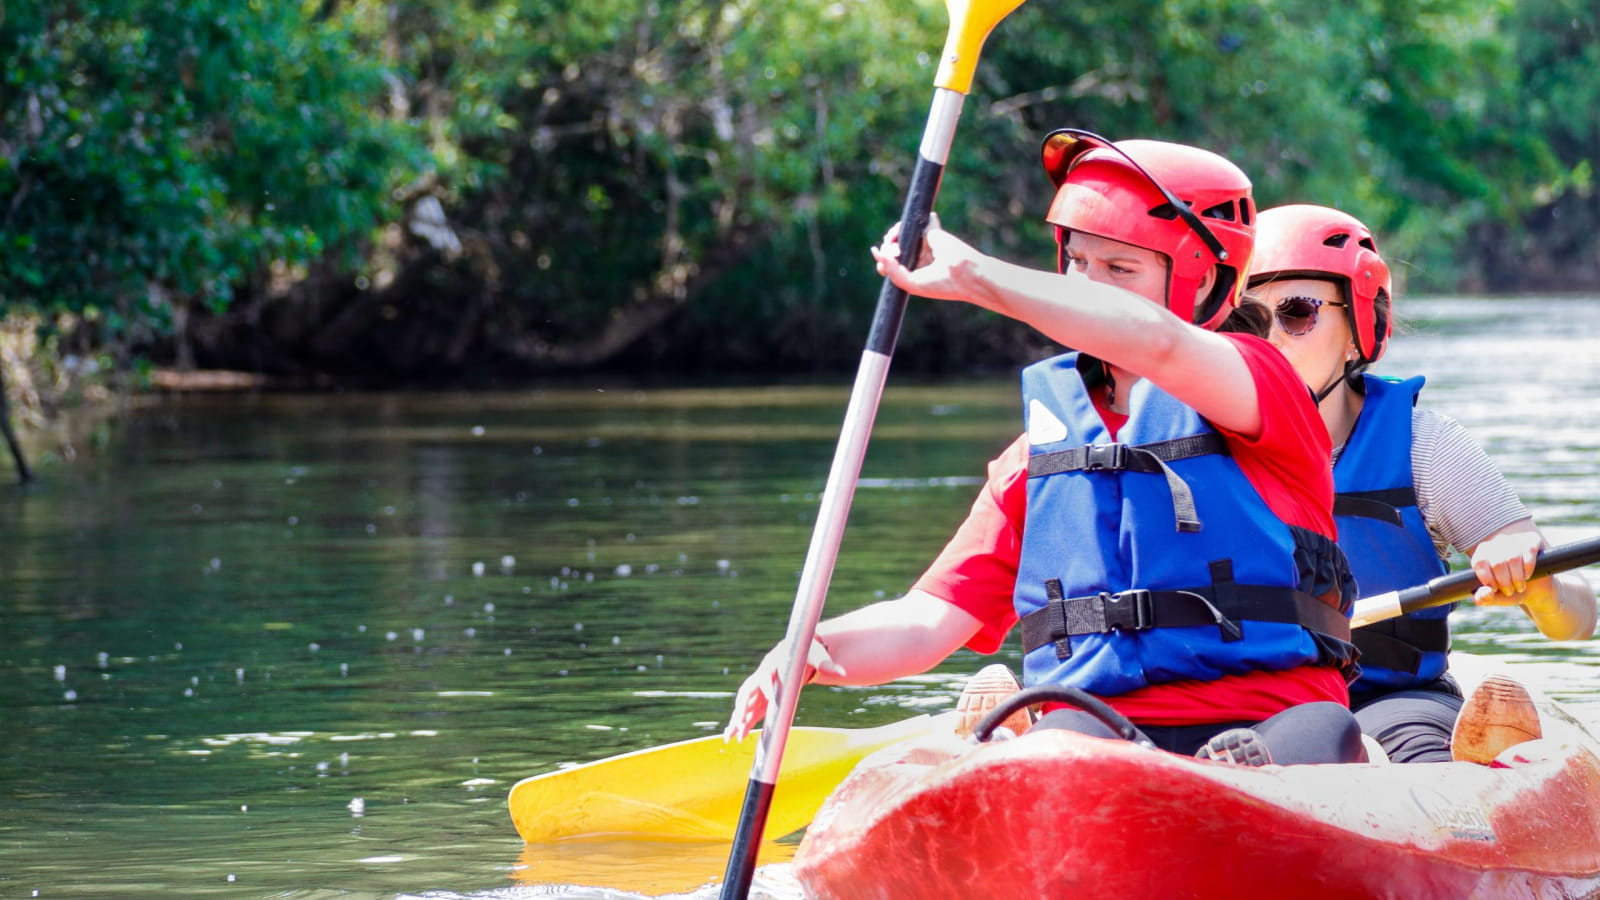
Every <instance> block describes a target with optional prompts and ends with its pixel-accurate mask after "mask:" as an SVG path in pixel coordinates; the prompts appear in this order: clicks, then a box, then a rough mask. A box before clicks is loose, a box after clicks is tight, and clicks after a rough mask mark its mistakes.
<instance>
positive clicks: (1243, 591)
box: [1014, 353, 1355, 696]
mask: <svg viewBox="0 0 1600 900" xmlns="http://www.w3.org/2000/svg"><path fill="white" fill-rule="evenodd" d="M1077 360H1078V354H1076V353H1068V354H1065V355H1062V356H1058V357H1055V358H1053V359H1048V360H1045V361H1043V362H1040V363H1035V364H1034V365H1031V366H1029V367H1028V368H1027V369H1025V370H1024V371H1023V373H1022V385H1023V398H1024V401H1025V404H1026V407H1027V430H1028V436H1029V442H1030V449H1029V459H1028V485H1027V495H1028V512H1027V519H1026V521H1025V524H1024V528H1023V537H1022V555H1021V560H1020V562H1019V564H1018V571H1017V586H1016V594H1015V600H1014V602H1015V607H1016V612H1017V615H1018V616H1019V617H1020V618H1021V620H1022V635H1023V650H1024V657H1023V673H1024V683H1025V684H1027V685H1029V686H1032V685H1041V684H1065V685H1070V686H1072V687H1077V688H1081V689H1083V690H1086V691H1088V692H1090V693H1093V694H1097V695H1100V696H1113V695H1116V694H1123V693H1127V692H1128V691H1132V690H1136V689H1138V688H1142V687H1145V686H1147V685H1152V684H1160V683H1164V682H1172V681H1213V680H1216V679H1218V678H1220V677H1222V676H1224V675H1238V674H1245V673H1249V672H1253V671H1261V670H1267V671H1280V670H1287V669H1293V668H1297V667H1300V666H1306V665H1316V664H1320V665H1333V666H1337V667H1339V668H1340V670H1341V671H1343V672H1345V673H1346V676H1347V677H1350V675H1351V674H1352V672H1351V669H1352V668H1353V667H1352V657H1353V656H1354V653H1353V649H1354V648H1353V647H1351V646H1350V644H1349V643H1347V642H1348V640H1349V638H1350V625H1349V618H1348V617H1349V609H1350V603H1351V602H1352V601H1353V598H1354V596H1355V594H1354V590H1353V586H1350V585H1349V574H1348V569H1347V568H1346V566H1345V563H1344V560H1343V556H1342V554H1341V553H1340V552H1339V549H1338V546H1337V545H1336V544H1335V543H1334V541H1333V540H1331V539H1330V538H1328V537H1326V536H1325V535H1319V534H1316V533H1314V532H1312V531H1310V530H1308V529H1303V528H1296V527H1293V526H1289V525H1287V524H1285V523H1284V522H1283V521H1282V520H1280V519H1279V518H1278V517H1277V516H1276V515H1274V514H1273V512H1272V511H1271V509H1269V508H1268V507H1267V505H1266V503H1265V501H1263V500H1262V499H1261V496H1260V495H1259V494H1258V493H1257V492H1256V489H1255V487H1254V486H1253V485H1251V484H1250V482H1249V480H1248V479H1246V478H1245V476H1244V474H1243V473H1242V472H1241V471H1240V469H1239V466H1238V464H1237V463H1236V462H1234V460H1233V458H1232V457H1231V456H1229V455H1228V448H1227V444H1226V443H1225V441H1224V440H1223V438H1222V435H1220V434H1218V433H1217V432H1216V430H1215V429H1213V428H1212V427H1211V426H1210V425H1208V424H1207V423H1206V422H1205V420H1204V419H1202V418H1201V417H1200V416H1199V414H1197V413H1196V412H1195V411H1194V410H1192V409H1190V408H1189V407H1187V406H1184V405H1183V404H1182V403H1180V402H1178V400H1177V399H1175V398H1174V397H1173V396H1172V395H1170V394H1168V393H1166V392H1165V391H1163V390H1161V389H1160V388H1158V387H1157V386H1156V385H1154V384H1152V383H1151V382H1149V381H1148V380H1140V381H1139V382H1137V383H1135V384H1134V385H1133V387H1132V389H1131V390H1130V391H1129V393H1128V408H1129V417H1128V421H1127V423H1126V424H1124V425H1123V426H1122V428H1121V429H1120V431H1119V435H1118V437H1119V441H1118V442H1112V440H1111V436H1110V433H1109V431H1108V430H1107V428H1106V426H1105V423H1104V422H1103V421H1102V420H1101V418H1100V415H1099V413H1098V412H1097V411H1096V410H1095V408H1094V404H1093V402H1092V400H1091V398H1090V395H1089V391H1088V389H1087V388H1086V387H1085V386H1084V382H1083V379H1082V377H1081V376H1080V375H1079V372H1078V363H1077Z"/></svg>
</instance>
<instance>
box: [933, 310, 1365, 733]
mask: <svg viewBox="0 0 1600 900" xmlns="http://www.w3.org/2000/svg"><path fill="white" fill-rule="evenodd" d="M1223 337H1225V338H1228V339H1229V340H1231V341H1232V342H1233V343H1234V345H1235V346H1236V347H1237V348H1238V350H1239V354H1240V355H1241V356H1242V357H1244V361H1245V364H1246V365H1247V366H1249V368H1250V372H1251V374H1252V375H1253V376H1254V378H1255V383H1256V396H1257V397H1259V398H1260V404H1261V433H1260V434H1259V435H1257V436H1256V437H1255V438H1253V439H1251V438H1246V437H1244V436H1242V435H1239V434H1236V433H1233V432H1229V431H1226V430H1224V429H1221V428H1219V429H1218V430H1219V431H1220V432H1221V433H1222V436H1223V438H1224V439H1225V440H1226V441H1227V442H1228V447H1229V448H1230V450H1231V451H1232V453H1233V459H1234V461H1235V462H1237V463H1238V464H1239V468H1240V469H1241V470H1243V472H1244V475H1245V477H1246V478H1247V479H1249V481H1250V483H1251V484H1252V485H1254V486H1255V488H1256V491H1257V492H1258V493H1260V494H1261V498H1262V500H1264V501H1265V502H1266V504H1267V506H1268V508H1270V509H1271V510H1272V511H1273V512H1274V513H1276V514H1277V515H1278V517H1279V518H1280V519H1282V520H1283V521H1285V522H1287V523H1289V524H1291V525H1298V526H1301V527H1303V528H1307V529H1310V530H1311V531H1315V532H1317V533H1318V534H1325V535H1327V536H1328V537H1329V538H1332V537H1334V536H1335V535H1336V534H1337V532H1336V531H1335V529H1334V524H1333V467H1332V465H1331V464H1330V462H1329V460H1330V458H1331V455H1332V447H1331V444H1330V443H1329V440H1328V431H1327V428H1326V427H1325V426H1324V425H1323V424H1322V419H1321V418H1320V417H1319V416H1318V414H1317V407H1316V404H1315V403H1314V402H1313V401H1312V399H1311V394H1310V392H1309V391H1308V390H1307V389H1306V384H1305V381H1304V380H1303V379H1301V378H1300V376H1299V375H1297V374H1295V371H1294V368H1293V367H1292V366H1290V365H1289V362H1288V360H1286V359H1285V358H1284V357H1283V354H1281V353H1279V352H1278V350H1277V349H1276V348H1274V347H1273V346H1272V345H1271V344H1268V343H1267V342H1266V341H1264V340H1261V339H1260V338H1256V337H1252V336H1249V335H1242V334H1225V335H1223ZM1101 415H1102V417H1103V418H1105V419H1106V424H1107V425H1108V426H1109V427H1110V428H1111V429H1112V432H1113V434H1115V432H1116V430H1117V429H1118V428H1120V427H1121V426H1122V424H1123V423H1124V422H1126V417H1119V416H1115V415H1114V414H1108V413H1107V412H1106V410H1105V408H1104V407H1103V406H1101ZM1027 472H1028V440H1027V436H1026V435H1024V436H1022V437H1019V438H1017V440H1015V441H1014V442H1012V444H1011V446H1009V447H1007V448H1006V449H1005V450H1004V451H1003V452H1002V453H1001V454H1000V455H999V456H997V457H995V458H994V459H993V460H991V461H990V463H989V480H988V483H987V484H986V485H984V489H983V491H982V492H980V493H979V494H978V498H977V500H976V501H974V502H973V504H972V511H971V512H970V513H969V514H968V515H967V520H966V521H965V522H963V523H962V524H961V527H960V529H958V530H957V531H956V534H955V537H953V538H952V539H951V540H950V543H948V544H946V545H945V548H944V550H943V551H942V552H941V553H940V554H939V557H938V558H937V559H936V560H934V562H933V565H932V567H930V568H929V569H928V571H927V572H925V573H923V575H922V577H921V578H920V579H918V581H917V584H916V587H917V589H918V590H922V591H926V592H927V593H929V594H932V595H934V596H936V597H939V598H942V599H944V600H945V601H946V602H948V603H952V604H954V605H956V606H958V607H960V608H961V609H963V610H965V611H967V612H969V613H971V614H972V615H973V616H976V617H977V618H978V620H979V621H980V622H982V623H983V625H982V627H981V628H980V629H979V631H978V633H977V634H976V635H974V636H973V638H972V640H970V641H968V642H967V646H968V647H970V648H971V649H973V650H976V651H978V652H979V653H993V652H995V650H997V649H999V648H1000V645H1001V643H1002V642H1003V641H1004V639H1005V636H1006V633H1007V632H1008V631H1010V630H1011V626H1013V625H1015V624H1016V622H1017V613H1016V609H1015V607H1013V606H1012V594H1013V592H1014V590H1015V588H1016V581H1017V564H1018V560H1019V559H1020V558H1021V554H1022V523H1023V520H1024V519H1025V518H1026V514H1027V507H1028V494H1027V481H1028V477H1027ZM1104 699H1105V700H1106V702H1107V703H1109V704H1111V705H1112V706H1113V707H1115V708H1116V709H1117V710H1118V711H1120V712H1121V713H1122V714H1123V715H1125V716H1127V717H1128V718H1130V719H1132V720H1133V721H1135V722H1141V723H1144V724H1149V725H1191V724H1201V723H1208V722H1233V721H1260V720H1262V719H1266V718H1268V717H1269V716H1271V715H1273V714H1274V713H1278V712H1281V711H1283V710H1284V709H1287V708H1289V707H1290V706H1294V705H1296V704H1299V703H1307V702H1311V701H1314V700H1332V701H1334V702H1337V703H1343V704H1348V703H1349V700H1350V695H1349V692H1348V690H1347V689H1346V687H1345V683H1344V677H1343V676H1341V675H1340V674H1339V673H1338V671H1336V670H1335V669H1333V668H1332V667H1330V666H1303V667H1301V668H1298V669H1291V670H1289V671H1284V672H1252V673H1250V674H1248V675H1228V676H1224V677H1222V678H1220V679H1217V680H1216V681H1206V682H1201V681H1178V682H1170V683H1167V684H1156V685H1151V686H1149V687H1145V688H1141V689H1139V690H1136V691H1130V692H1128V693H1126V694H1119V695H1117V696H1114V697H1106V698H1104Z"/></svg>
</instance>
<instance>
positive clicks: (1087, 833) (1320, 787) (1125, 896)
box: [794, 730, 1600, 900]
mask: <svg viewBox="0 0 1600 900" xmlns="http://www.w3.org/2000/svg"><path fill="white" fill-rule="evenodd" d="M1548 733H1549V731H1548V730H1547V734H1548ZM1584 738H1585V736H1582V735H1581V733H1575V734H1574V736H1572V737H1570V738H1569V739H1558V738H1554V737H1552V738H1547V739H1544V740H1540V741H1533V742H1529V743H1526V744H1522V745H1519V746H1518V747H1515V748H1512V749H1511V750H1508V751H1507V752H1506V753H1505V754H1502V756H1501V758H1500V759H1499V760H1497V761H1496V765H1495V766H1494V767H1485V766H1477V765H1473V764H1471V763H1432V764H1419V765H1407V766H1391V765H1343V766H1331V765H1330V766H1266V767H1262V768H1244V767H1238V766H1229V765H1224V764H1220V763H1213V762H1208V761H1201V760H1194V759H1188V758H1185V757H1180V756H1176V755H1173V754H1168V753H1162V752H1160V751H1155V750H1147V749H1142V748H1139V747H1137V746H1134V745H1132V744H1129V743H1125V742H1120V741H1112V740H1106V739H1102V738H1094V737H1087V736H1083V735H1078V734H1074V733H1070V732H1064V731H1042V732H1034V733H1030V734H1027V735H1024V736H1023V737H1021V738H1018V739H1016V740H1012V741H1005V742H1000V743H992V744H986V745H983V746H977V747H973V746H970V745H967V744H965V743H964V742H961V741H958V740H956V739H955V738H953V737H949V736H939V737H930V738H926V739H923V740H920V741H917V742H913V743H910V744H906V745H901V746H899V747H892V748H888V749H886V750H883V751H879V752H878V753H877V754H874V755H873V756H871V757H868V758H867V759H866V760H864V761H863V762H862V764H861V765H860V766H859V767H858V768H857V769H856V770H855V772H854V773H852V774H851V775H850V777H849V778H847V779H846V780H845V781H844V783H843V784H841V785H840V787H839V789H838V790H837V791H835V792H834V794H833V795H832V796H831V797H830V798H829V799H828V801H827V802H826V803H825V804H824V805H823V807H822V809H821V810H820V812H819V813H818V816H817V819H816V820H815V821H814V822H813V823H812V826H811V827H810V828H809V829H808V830H807V832H806V835H805V838H804V840H803V841H802V843H801V846H800V849H799V851H798V853H797V854H796V857H795V862H794V870H795V875H796V877H797V878H798V879H799V881H800V882H801V884H802V885H803V886H804V888H805V890H806V892H807V894H808V895H809V896H811V897H815V898H875V900H878V898H881V900H918V898H935V897H937V898H949V897H985V898H1007V897H1015V898H1038V897H1072V898H1075V900H1077V898H1116V900H1174V898H1195V900H1207V898H1228V900H1237V898H1241V897H1249V898H1254V900H1273V898H1284V900H1288V898H1296V900H1301V898H1327V900H1343V898H1349V900H1368V898H1385V900H1387V898H1393V900H1429V898H1440V900H1443V898H1451V900H1459V898H1480V900H1501V898H1518V900H1533V898H1536V900H1579V898H1588V897H1593V896H1596V895H1597V894H1600V757H1597V756H1596V754H1595V752H1594V749H1593V747H1592V744H1591V743H1590V742H1589V741H1588V740H1585V739H1584Z"/></svg>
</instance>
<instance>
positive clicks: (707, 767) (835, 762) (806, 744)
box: [506, 713, 957, 844]
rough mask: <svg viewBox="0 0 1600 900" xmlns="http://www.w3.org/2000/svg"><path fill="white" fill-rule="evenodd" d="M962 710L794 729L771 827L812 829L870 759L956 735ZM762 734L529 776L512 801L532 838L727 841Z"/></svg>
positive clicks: (779, 831)
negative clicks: (921, 740)
mask: <svg viewBox="0 0 1600 900" xmlns="http://www.w3.org/2000/svg"><path fill="white" fill-rule="evenodd" d="M956 715H957V714H956V713H944V714H942V715H939V716H925V715H924V716H916V717H914V718H911V719H906V720H904V721H900V722H895V723H892V724H889V725H881V726H879V727H877V728H810V727H799V728H794V729H792V730H791V732H790V735H789V746H788V750H787V752H786V753H785V754H784V759H783V769H782V770H781V771H780V772H779V773H778V775H779V779H780V783H779V786H778V789H777V791H776V792H775V793H774V794H773V798H772V806H771V811H770V814H769V816H768V818H767V827H768V829H769V830H770V831H771V832H772V834H773V835H774V836H777V837H782V836H783V835H785V834H788V833H790V832H792V831H795V830H797V829H800V828H803V827H805V826H806V824H808V823H809V822H810V821H811V818H812V816H814V815H816V812H817V808H818V807H820V806H821V805H822V801H823V800H824V799H825V798H826V797H827V796H828V794H829V793H830V792H832V791H833V789H834V788H835V787H838V786H839V782H841V781H843V780H844V776H845V775H847V774H849V772H850V769H851V768H853V767H854V766H855V764H856V763H857V762H859V761H860V760H861V758H862V757H864V756H866V755H867V754H868V753H871V752H872V751H874V750H877V749H878V748H880V747H886V746H888V745H890V744H894V743H898V742H900V741H904V740H909V739H911V738H915V737H920V736H922V735H925V734H935V733H940V732H944V733H953V732H954V730H955V721H954V719H955V716H956ZM755 747H756V737H755V736H754V735H751V736H750V737H747V738H745V739H744V740H743V741H740V742H738V743H729V742H727V741H725V740H723V739H722V735H720V734H716V735H708V736H706V737H702V738H695V739H693V740H687V741H679V742H677V743H675V744H667V745H665V746H661V747H650V748H647V749H644V750H635V751H634V752H632V753H624V754H622V755H621V756H613V757H610V758H609V759H602V760H598V761H596V762H592V763H587V764H585V765H581V766H575V767H573V768H570V769H560V770H557V771H555V772H548V773H546V774H544V775H536V776H534V777H532V778H524V779H523V780H521V781H519V782H517V783H516V785H514V786H513V787H512V788H511V794H510V796H509V797H508V798H507V800H506V802H507V805H508V806H510V808H511V821H512V823H513V824H514V825H516V826H517V834H519V835H521V836H522V839H523V840H524V841H527V842H528V843H530V844H532V843H541V842H549V841H559V840H566V839H569V838H580V837H601V836H624V835H625V836H628V837H633V838H642V839H652V838H673V839H700V840H715V841H727V840H730V839H732V838H733V836H734V831H735V826H736V824H737V822H738V815H739V806H740V799H741V797H742V795H743V792H744V790H745V787H746V783H747V779H748V776H749V773H750V764H751V759H752V757H753V755H754V752H755Z"/></svg>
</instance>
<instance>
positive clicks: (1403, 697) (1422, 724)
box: [1350, 675, 1463, 763]
mask: <svg viewBox="0 0 1600 900" xmlns="http://www.w3.org/2000/svg"><path fill="white" fill-rule="evenodd" d="M1462 702H1463V701H1462V699H1461V688H1460V687H1459V686H1458V685H1457V684H1456V682H1455V679H1454V678H1451V677H1450V676H1449V675H1444V676H1442V677H1440V678H1439V680H1437V681H1432V682H1429V683H1428V684H1425V685H1423V686H1422V687H1419V688H1412V689H1410V690H1404V691H1392V692H1390V693H1380V694H1352V695H1351V696H1350V708H1351V709H1352V710H1353V711H1354V712H1355V714H1356V721H1357V722H1360V723H1361V730H1362V731H1363V732H1365V733H1366V734H1367V736H1368V737H1371V738H1372V739H1373V740H1375V741H1377V742H1378V744H1379V745H1380V746H1382V747H1383V750H1384V752H1385V753H1387V754H1389V759H1390V761H1392V762H1397V763H1412V762H1449V761H1450V731H1451V729H1453V728H1455V724H1456V714H1457V713H1459V712H1461V704H1462Z"/></svg>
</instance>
